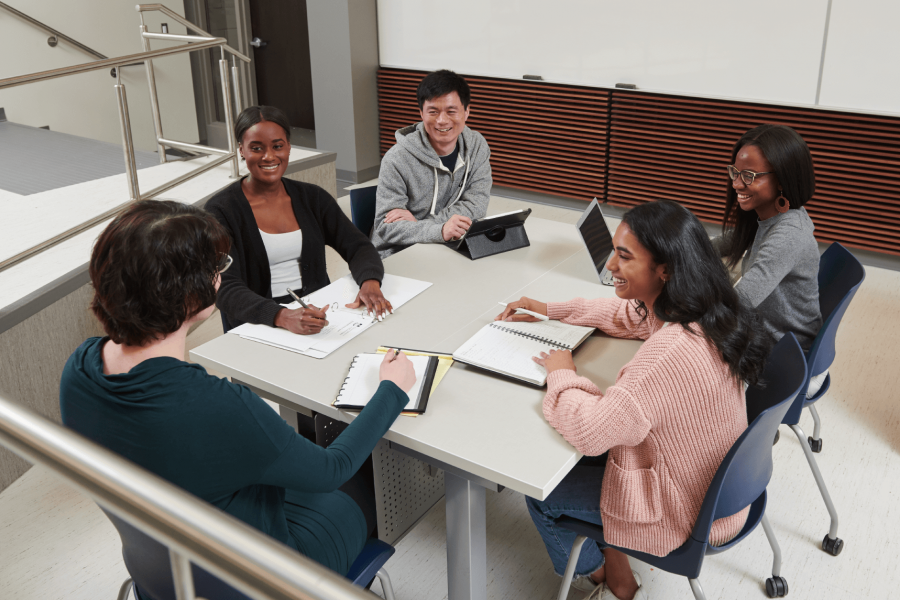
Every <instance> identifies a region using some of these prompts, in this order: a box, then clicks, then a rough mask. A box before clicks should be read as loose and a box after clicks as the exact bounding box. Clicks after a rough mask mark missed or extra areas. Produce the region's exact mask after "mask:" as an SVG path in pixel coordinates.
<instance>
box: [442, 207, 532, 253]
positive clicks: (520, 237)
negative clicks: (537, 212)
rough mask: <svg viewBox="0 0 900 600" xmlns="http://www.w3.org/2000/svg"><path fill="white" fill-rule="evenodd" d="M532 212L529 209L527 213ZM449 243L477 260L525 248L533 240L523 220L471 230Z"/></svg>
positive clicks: (458, 250)
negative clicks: (483, 229)
mask: <svg viewBox="0 0 900 600" xmlns="http://www.w3.org/2000/svg"><path fill="white" fill-rule="evenodd" d="M530 213H531V210H530V209H529V210H528V213H527V214H530ZM527 214H526V217H527ZM448 245H449V246H450V247H451V248H453V249H454V250H456V251H457V252H459V253H460V254H462V255H463V256H465V257H467V258H470V259H472V260H476V259H479V258H484V257H485V256H493V255H494V254H500V253H501V252H509V251H510V250H518V249H519V248H525V247H527V246H530V245H531V242H529V241H528V234H527V233H525V222H524V220H523V221H518V222H516V223H513V224H509V225H496V226H494V227H492V228H491V229H488V230H486V231H480V232H477V233H474V234H473V233H471V231H470V232H469V233H467V234H466V236H465V237H464V238H463V239H462V240H461V241H459V242H452V243H450V244H448Z"/></svg>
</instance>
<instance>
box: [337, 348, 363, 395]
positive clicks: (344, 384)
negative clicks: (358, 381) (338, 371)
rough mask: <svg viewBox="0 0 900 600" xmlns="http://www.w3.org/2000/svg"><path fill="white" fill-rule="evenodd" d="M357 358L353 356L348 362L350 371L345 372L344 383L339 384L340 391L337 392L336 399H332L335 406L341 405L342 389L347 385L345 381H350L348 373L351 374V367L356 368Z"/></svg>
mask: <svg viewBox="0 0 900 600" xmlns="http://www.w3.org/2000/svg"><path fill="white" fill-rule="evenodd" d="M357 358H358V356H354V357H353V360H352V361H350V369H349V370H348V371H347V376H346V377H344V382H343V383H342V384H341V389H339V390H338V394H337V398H335V399H334V403H335V404H340V403H341V396H342V395H343V394H344V387H346V385H347V380H348V379H350V373H352V372H353V367H355V366H356V359H357Z"/></svg>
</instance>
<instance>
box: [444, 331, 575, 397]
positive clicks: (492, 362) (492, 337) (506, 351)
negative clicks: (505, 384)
mask: <svg viewBox="0 0 900 600" xmlns="http://www.w3.org/2000/svg"><path fill="white" fill-rule="evenodd" d="M492 325H493V324H491V325H488V326H485V327H482V328H481V329H480V330H479V331H478V333H476V334H475V335H474V336H472V337H471V338H469V340H468V341H467V342H466V343H465V344H463V345H462V346H460V347H459V349H458V350H457V351H456V352H454V353H453V358H454V359H456V360H459V361H462V362H465V363H468V364H470V365H474V366H476V367H481V368H484V369H488V370H490V371H496V372H498V373H502V374H503V375H509V376H510V377H515V378H517V379H523V380H525V381H528V382H531V383H534V384H536V385H544V384H545V383H546V382H547V371H546V370H545V369H544V367H542V366H541V365H539V364H537V363H536V362H534V361H533V360H531V357H533V356H540V353H541V352H550V351H551V350H559V347H558V346H555V345H553V344H549V343H547V342H541V341H538V340H536V339H532V338H529V337H523V336H521V335H515V334H512V333H509V332H506V331H503V330H502V329H499V328H497V327H493V326H492Z"/></svg>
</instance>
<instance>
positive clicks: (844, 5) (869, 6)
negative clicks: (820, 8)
mask: <svg viewBox="0 0 900 600" xmlns="http://www.w3.org/2000/svg"><path fill="white" fill-rule="evenodd" d="M898 24H900V2H898V1H897V0H833V3H832V6H831V26H830V27H829V30H828V46H827V49H826V52H825V69H824V71H823V73H822V92H821V96H820V98H819V103H820V104H821V105H823V106H835V107H840V108H857V109H864V110H871V111H874V112H879V113H894V114H897V113H900V34H898V33H897V25H898Z"/></svg>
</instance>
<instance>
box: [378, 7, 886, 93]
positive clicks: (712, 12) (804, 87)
mask: <svg viewBox="0 0 900 600" xmlns="http://www.w3.org/2000/svg"><path fill="white" fill-rule="evenodd" d="M827 1H828V0H790V1H786V0H754V1H753V2H739V1H737V0H684V1H683V2H672V1H671V0H556V1H552V2H551V1H548V0H455V1H454V2H450V3H448V2H445V1H444V2H440V1H435V0H378V43H379V52H380V57H379V59H380V62H381V65H382V66H385V67H401V68H411V69H424V70H436V69H441V68H448V69H453V70H455V71H458V72H460V73H465V74H469V75H487V76H493V77H505V78H512V79H520V78H521V77H522V75H525V74H534V75H541V76H542V77H543V78H544V79H545V80H546V81H551V82H559V83H573V84H578V85H587V86H599V87H613V86H614V85H615V84H616V83H633V84H635V85H637V86H638V88H639V89H642V90H648V91H660V92H668V93H674V94H685V95H696V96H706V97H720V98H735V99H744V100H754V101H760V102H775V103H788V104H810V105H811V104H813V103H814V102H815V95H816V87H817V83H818V76H819V64H820V60H821V55H822V40H823V36H824V31H825V17H826V10H827ZM838 1H841V2H850V1H853V0H835V2H838ZM882 1H884V0H882ZM894 23H896V21H894ZM885 26H887V24H885Z"/></svg>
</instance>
